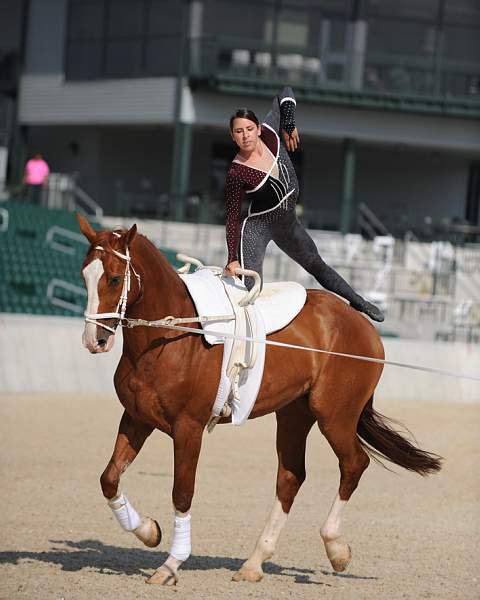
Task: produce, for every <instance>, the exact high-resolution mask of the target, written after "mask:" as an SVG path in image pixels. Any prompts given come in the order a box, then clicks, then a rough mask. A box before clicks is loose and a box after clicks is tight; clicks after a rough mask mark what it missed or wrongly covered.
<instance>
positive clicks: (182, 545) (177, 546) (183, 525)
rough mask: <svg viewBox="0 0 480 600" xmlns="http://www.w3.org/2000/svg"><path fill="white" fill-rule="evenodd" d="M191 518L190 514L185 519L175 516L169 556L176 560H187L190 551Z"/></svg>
mask: <svg viewBox="0 0 480 600" xmlns="http://www.w3.org/2000/svg"><path fill="white" fill-rule="evenodd" d="M191 518H192V517H191V515H190V513H188V515H187V516H186V517H177V515H175V527H174V532H173V541H172V548H171V550H170V555H171V556H173V557H174V558H176V559H177V560H181V561H184V560H187V558H188V557H189V556H190V553H191V551H192V540H191V529H190V520H191Z"/></svg>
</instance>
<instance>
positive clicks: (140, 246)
mask: <svg viewBox="0 0 480 600" xmlns="http://www.w3.org/2000/svg"><path fill="white" fill-rule="evenodd" d="M127 231H128V229H124V228H123V227H116V228H115V229H113V230H112V231H110V230H104V231H99V232H98V233H97V237H96V238H95V241H94V242H93V243H92V244H91V246H90V250H91V249H93V248H94V247H95V246H97V245H101V246H105V247H108V246H110V247H112V244H111V242H113V241H114V238H112V234H113V233H115V234H118V235H123V234H125V233H127ZM132 249H133V251H134V252H135V250H137V251H140V252H142V251H145V252H146V253H147V254H148V256H149V258H150V259H152V258H153V259H155V260H156V261H158V263H159V264H161V265H162V266H163V267H165V268H167V269H170V270H173V271H174V269H173V267H172V265H171V264H170V263H169V262H168V260H167V258H166V257H165V256H164V254H163V253H162V252H161V251H160V250H159V249H158V248H157V247H156V246H155V244H154V243H153V242H152V241H151V240H149V239H148V237H147V236H146V235H143V234H141V233H137V235H136V236H135V239H134V240H133V243H132Z"/></svg>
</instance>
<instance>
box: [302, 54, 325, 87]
mask: <svg viewBox="0 0 480 600" xmlns="http://www.w3.org/2000/svg"><path fill="white" fill-rule="evenodd" d="M321 70H322V63H321V62H320V59H319V58H318V57H316V56H304V58H303V72H304V74H305V79H307V80H308V81H313V82H317V81H319V80H320V72H321Z"/></svg>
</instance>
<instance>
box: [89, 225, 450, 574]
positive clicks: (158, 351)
mask: <svg viewBox="0 0 480 600" xmlns="http://www.w3.org/2000/svg"><path fill="white" fill-rule="evenodd" d="M78 220H79V223H80V229H81V231H82V232H83V234H84V235H85V236H86V237H87V239H88V241H89V242H90V248H89V250H88V253H87V255H86V258H85V261H84V263H83V266H82V273H83V276H84V279H85V283H86V287H87V292H88V300H87V302H88V304H87V311H86V321H87V323H86V326H85V331H84V338H83V341H84V345H85V346H86V348H87V349H88V350H89V351H90V352H92V353H98V352H107V351H108V350H110V349H111V348H112V346H113V341H114V335H115V327H116V325H117V324H118V322H119V320H120V319H121V318H122V317H123V316H124V314H125V312H126V315H127V317H128V318H141V319H150V320H156V319H160V318H163V317H165V316H167V315H174V316H176V317H194V316H195V314H196V313H195V307H194V304H193V302H192V299H191V297H190V296H189V293H188V292H187V289H186V287H185V285H184V283H183V282H182V280H181V279H180V277H179V276H178V274H177V273H176V272H175V271H174V269H173V268H172V267H171V266H170V264H169V263H168V262H167V260H166V259H165V257H164V256H163V255H162V254H161V252H160V251H158V250H157V249H156V248H155V246H154V245H153V244H152V243H151V242H150V241H149V240H148V239H147V238H146V237H144V236H142V235H137V230H136V226H135V225H134V226H133V227H132V228H131V229H130V230H129V231H123V232H122V233H121V234H120V233H116V232H108V231H101V232H96V231H94V229H93V228H92V227H91V226H90V224H89V223H88V222H87V221H86V220H85V219H84V218H83V217H81V216H79V217H78ZM195 326H196V325H195ZM269 339H271V340H275V341H278V342H287V343H293V344H298V345H305V346H310V347H318V348H322V349H326V350H331V351H335V352H343V353H352V354H356V355H363V356H369V357H373V358H379V359H383V357H384V354H383V347H382V343H381V341H380V338H379V336H378V334H377V332H376V330H375V328H374V327H373V326H372V324H371V323H370V322H369V321H368V320H367V319H366V318H365V317H364V316H363V315H362V314H360V313H359V312H357V311H355V310H354V309H353V308H351V307H350V306H348V305H347V304H346V303H345V302H343V301H342V300H340V299H339V298H338V297H337V296H335V295H334V294H332V293H329V292H324V291H319V290H309V291H308V294H307V301H306V303H305V306H304V307H303V309H302V310H301V312H300V313H299V314H298V316H297V317H296V318H295V319H294V320H293V321H292V322H291V323H290V324H289V325H288V326H287V327H285V328H283V329H282V330H281V331H278V332H276V333H274V334H272V335H270V336H269ZM221 362H222V347H221V345H216V346H209V345H208V344H207V343H206V342H205V341H204V339H203V336H201V335H197V334H193V333H185V332H181V331H180V332H179V331H174V330H169V329H154V328H149V327H137V328H125V329H124V330H123V354H122V357H121V359H120V362H119V364H118V367H117V370H116V372H115V376H114V383H115V389H116V392H117V394H118V398H119V400H120V402H121V403H122V405H123V406H124V408H125V411H124V413H123V416H122V418H121V421H120V426H119V431H118V435H117V439H116V442H115V448H114V451H113V454H112V457H111V459H110V461H109V463H108V465H107V467H106V469H105V471H104V472H103V474H102V476H101V478H100V482H101V487H102V491H103V494H104V496H105V498H106V499H107V501H108V504H109V506H110V508H111V509H112V510H113V513H114V514H115V516H116V518H117V519H118V521H119V522H120V525H121V526H122V527H123V528H124V529H126V530H127V531H133V533H134V534H135V535H136V536H137V537H138V538H139V539H141V540H142V541H143V542H144V543H145V544H146V545H148V546H156V545H157V544H158V543H159V542H160V538H161V533H160V528H159V527H158V524H157V523H156V522H155V521H153V520H152V519H150V518H148V517H147V518H141V517H140V516H139V515H138V513H137V511H136V510H135V509H134V508H133V506H132V505H131V504H130V502H129V501H128V499H127V498H126V497H125V495H124V494H122V493H121V492H120V491H119V483H120V477H121V475H122V473H123V472H124V471H125V469H126V468H127V467H128V466H129V465H130V464H131V463H132V462H133V461H134V459H135V457H136V456H137V454H138V453H139V451H140V450H141V448H142V446H143V443H144V442H145V440H146V439H147V437H148V436H149V435H150V434H151V433H152V431H153V430H154V429H160V430H161V431H163V432H165V433H166V434H167V435H169V436H170V437H171V438H172V440H173V448H174V484H173V490H172V499H173V506H174V511H175V516H174V535H173V542H172V547H171V550H170V554H169V556H168V558H167V560H166V561H165V563H164V564H163V565H161V566H160V567H159V568H158V569H157V570H156V571H155V573H154V574H153V575H152V577H150V579H149V580H148V582H149V583H159V584H163V585H172V584H175V583H176V581H177V577H178V569H179V567H180V565H181V564H182V562H184V561H185V560H186V559H187V558H188V556H189V555H190V551H191V543H190V506H191V503H192V498H193V493H194V487H195V474H196V469H197V462H198V458H199V454H200V449H201V445H202V436H203V433H204V430H205V426H206V424H207V422H208V420H209V417H210V415H211V410H212V406H213V401H214V399H215V396H216V392H217V387H218V384H219V376H220V368H221ZM382 368H383V365H382V364H378V363H370V362H363V361H358V360H354V359H351V358H345V357H336V356H328V355H324V354H317V353H310V352H307V351H292V350H290V349H287V348H282V347H276V346H267V352H266V359H265V372H264V376H263V381H262V384H261V388H260V391H259V394H258V398H257V400H256V403H255V406H254V408H253V410H252V413H251V415H250V418H256V417H261V416H263V415H266V414H268V413H271V412H275V413H276V418H277V441H276V444H277V453H278V473H277V487H276V498H275V502H274V505H273V508H272V511H271V514H270V516H269V518H268V520H267V523H266V524H265V528H264V529H263V532H262V533H261V535H260V537H259V538H258V542H257V544H256V546H255V549H254V551H253V553H252V555H251V556H250V558H248V560H247V561H246V562H245V563H244V564H243V566H242V567H241V568H240V570H239V571H238V572H237V573H236V574H235V575H234V579H235V580H236V581H240V580H248V581H258V580H260V579H261V578H262V576H263V571H262V563H263V562H264V561H265V560H267V559H269V558H271V557H272V555H273V553H274V550H275V546H276V543H277V540H278V537H279V535H280V532H281V529H282V527H283V526H284V524H285V522H286V519H287V516H288V513H289V511H290V509H291V507H292V504H293V501H294V499H295V496H296V495H297V493H298V491H299V489H300V486H301V485H302V483H303V481H304V479H305V444H306V438H307V435H308V433H309V431H310V429H311V428H312V426H313V425H314V424H315V423H317V424H318V427H319V428H320V431H321V432H322V433H323V435H324V436H325V437H326V439H327V440H328V442H329V444H330V446H331V447H332V449H333V451H334V452H335V454H336V455H337V457H338V461H339V468H340V486H339V489H338V493H337V495H336V497H335V500H334V502H333V505H332V507H331V510H330V513H329V515H328V517H327V519H326V521H325V523H324V524H323V526H322V528H321V537H322V539H323V542H324V545H325V550H326V553H327V556H328V558H329V560H330V562H331V564H332V567H333V569H334V570H335V571H343V570H344V569H345V568H346V566H347V564H348V562H349V560H350V556H351V551H350V547H349V546H348V544H347V543H346V542H345V540H344V538H343V537H342V534H341V528H340V526H341V519H342V513H343V511H344V508H345V505H346V503H347V501H348V500H349V498H350V496H351V495H352V493H353V491H354V490H355V489H356V487H357V485H358V482H359V479H360V477H361V475H362V473H363V471H364V470H365V469H366V468H367V466H368V464H369V462H370V459H369V455H374V456H377V457H383V458H384V459H387V460H389V461H391V462H393V463H395V464H397V465H400V466H401V467H404V468H405V469H409V470H411V471H416V472H417V473H419V474H421V475H426V474H428V473H433V472H435V471H437V470H439V468H440V460H439V457H437V456H436V455H433V454H431V453H428V452H425V451H423V450H420V449H419V448H417V447H415V446H414V445H413V444H412V443H411V442H410V441H408V440H407V439H405V438H404V437H403V436H402V435H400V434H399V433H398V432H396V431H394V430H393V429H392V428H391V427H390V426H389V424H388V419H386V417H383V416H382V415H380V414H379V413H377V412H376V411H375V410H374V409H373V406H372V402H373V392H374V390H375V387H376V385H377V383H378V381H379V379H380V375H381V372H382ZM226 421H227V420H226V419H223V420H222V421H221V422H226ZM232 435H234V432H233V431H232Z"/></svg>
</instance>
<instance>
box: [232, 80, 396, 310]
mask: <svg viewBox="0 0 480 600" xmlns="http://www.w3.org/2000/svg"><path fill="white" fill-rule="evenodd" d="M295 106H296V102H295V98H294V95H293V91H292V89H291V88H289V87H286V88H284V89H283V90H282V92H281V93H280V94H278V95H277V96H276V97H275V98H274V100H273V104H272V108H271V110H270V112H269V113H268V114H267V116H266V117H265V119H264V121H263V122H262V124H261V125H260V123H259V121H258V119H257V117H256V116H255V114H254V113H253V112H252V111H251V110H248V109H246V108H242V109H239V110H237V111H236V112H235V114H234V115H232V117H231V119H230V133H231V136H232V139H233V140H234V141H235V143H236V144H237V146H238V148H239V152H238V154H237V155H236V157H235V158H234V160H233V162H232V164H231V165H230V168H229V170H228V173H227V179H226V184H225V200H226V236H227V247H228V263H227V267H226V269H225V270H226V273H228V274H230V275H233V274H234V269H235V268H237V267H240V266H241V267H243V268H244V269H252V270H253V271H257V273H259V274H260V276H262V270H263V260H264V258H265V250H266V248H267V245H268V243H269V242H270V241H271V240H273V241H274V242H275V243H276V244H277V246H279V248H281V249H282V250H283V251H284V252H285V253H286V254H288V256H290V258H292V259H293V260H294V261H296V262H297V263H298V264H299V265H301V266H302V267H303V268H304V269H305V270H306V271H308V272H309V273H310V274H311V275H313V276H314V277H315V279H316V280H317V281H318V283H320V285H321V286H322V287H324V288H325V289H327V290H329V291H331V292H334V293H335V294H338V295H339V296H342V297H343V298H345V299H346V300H348V301H349V302H350V304H351V306H352V307H353V308H355V309H356V310H358V311H360V312H363V313H365V314H367V315H368V316H369V317H370V318H371V319H373V320H375V321H383V319H384V316H383V314H382V312H381V311H380V309H379V308H377V307H376V306H375V305H374V304H372V303H371V302H368V301H367V300H365V299H364V298H362V296H360V295H359V294H357V293H356V292H355V291H354V290H353V289H352V288H351V287H350V285H349V284H348V283H347V282H346V281H345V280H344V279H343V278H342V277H341V276H340V275H339V274H338V273H337V272H336V271H334V270H333V269H332V268H331V267H329V266H328V265H327V264H326V263H325V262H324V261H323V260H322V258H321V257H320V255H319V253H318V250H317V247H316V246H315V243H314V241H313V240H312V238H311V237H310V236H309V234H308V233H307V231H306V230H305V228H304V227H303V225H302V224H301V223H300V221H299V220H298V218H297V216H296V213H295V205H296V203H297V200H298V196H299V192H300V190H299V186H298V180H297V176H296V173H295V169H294V167H293V164H292V162H291V160H290V157H289V156H288V151H294V150H296V148H297V147H298V143H299V136H298V131H297V129H296V127H295ZM245 194H247V197H248V199H249V200H250V205H249V208H248V215H247V217H246V218H245V219H244V221H243V223H241V222H240V221H241V219H240V213H241V205H242V200H243V198H244V196H245ZM245 285H246V286H247V288H248V289H251V287H252V286H253V279H252V278H250V277H246V278H245Z"/></svg>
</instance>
